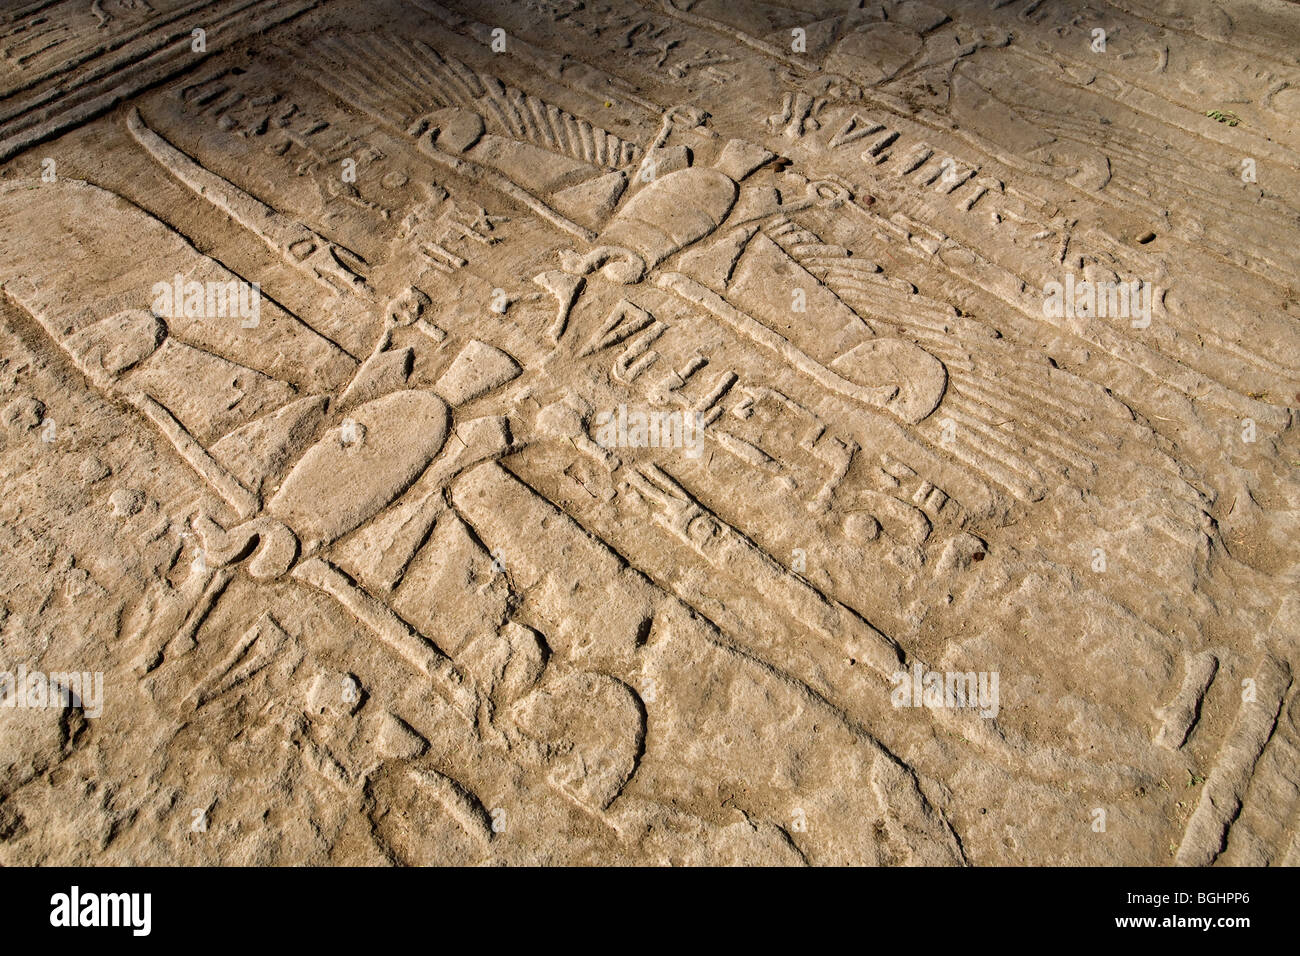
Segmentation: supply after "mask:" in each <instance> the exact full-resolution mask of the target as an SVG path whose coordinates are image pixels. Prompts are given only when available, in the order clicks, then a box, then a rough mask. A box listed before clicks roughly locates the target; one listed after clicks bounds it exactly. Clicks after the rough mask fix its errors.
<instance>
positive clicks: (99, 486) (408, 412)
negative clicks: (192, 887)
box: [0, 0, 1300, 865]
mask: <svg viewBox="0 0 1300 956" xmlns="http://www.w3.org/2000/svg"><path fill="white" fill-rule="evenodd" d="M1193 6H1194V5H1193ZM1098 15H1099V16H1100V14H1098ZM1090 16H1092V14H1091V13H1078V12H1077V11H1075V12H1067V11H1065V10H1064V9H1063V8H1062V9H1058V7H1057V6H1056V5H1051V4H1042V3H1039V2H1037V0H1013V2H1010V3H996V4H982V5H976V4H965V3H956V2H950V3H945V2H943V0H933V2H931V0H886V2H884V3H877V4H871V5H865V6H860V7H853V8H852V9H847V10H846V5H845V4H813V5H812V6H808V5H804V6H803V7H799V8H797V9H796V8H791V9H789V10H783V8H782V7H781V6H780V5H772V4H758V3H748V2H739V3H737V2H732V0H726V2H723V0H694V2H689V0H674V2H649V0H614V2H612V3H606V4H587V3H581V2H577V0H554V2H552V0H546V2H536V3H526V4H508V3H499V4H474V3H461V2H459V0H446V2H439V0H382V2H363V0H298V2H292V3H280V2H275V3H271V2H252V3H248V2H243V0H241V2H226V0H213V2H210V3H206V4H194V3H179V2H159V0H150V2H149V3H143V2H141V3H128V2H109V0H104V2H97V3H94V4H89V3H85V2H81V3H77V2H73V0H62V2H56V3H54V4H37V5H29V6H28V7H27V8H22V9H17V10H15V11H14V12H6V13H3V14H0V162H2V163H3V165H0V292H2V295H0V316H2V317H3V324H2V325H0V391H2V392H3V394H0V410H2V411H3V421H2V422H0V474H2V475H3V480H4V489H5V494H4V500H3V509H4V514H3V521H0V531H2V532H3V535H4V540H3V542H0V543H2V544H3V547H0V554H3V558H0V562H3V563H2V564H0V568H2V569H3V571H4V577H5V580H6V582H7V583H8V587H7V588H6V591H5V594H4V595H3V596H2V597H0V697H3V698H4V699H3V700H2V701H0V862H3V863H5V864H10V863H20V864H21V863H101V862H102V863H126V862H133V863H187V864H201V863H202V864H216V863H222V864H273V863H280V864H287V863H312V864H322V863H397V864H430V863H434V864H479V863H510V864H526V863H553V864H573V863H586V864H614V863H687V864H697V863H698V864H718V863H725V864H755V863H768V864H805V863H806V864H849V865H854V864H866V865H904V864H919V865H981V864H1024V863H1035V864H1049V863H1050V864H1060V863H1088V864H1109V863H1128V864H1144V865H1159V864H1169V863H1177V864H1185V865H1209V864H1214V863H1223V864H1252V865H1253V864H1271V863H1279V864H1280V863H1290V864H1295V863H1297V862H1300V774H1298V772H1297V767H1300V760H1297V756H1300V753H1298V752H1300V723H1298V722H1297V713H1300V702H1298V700H1300V698H1298V697H1297V691H1296V685H1295V677H1294V675H1295V673H1296V672H1297V667H1300V657H1298V656H1297V654H1298V651H1297V646H1298V635H1300V603H1297V599H1296V597H1295V593H1294V592H1295V589H1296V583H1297V579H1298V577H1300V549H1298V548H1297V546H1296V543H1295V542H1296V536H1295V534H1294V531H1295V527H1296V520H1297V514H1300V484H1297V481H1296V477H1295V476H1296V468H1297V465H1300V442H1298V440H1297V431H1296V422H1295V415H1296V408H1297V407H1298V406H1300V337H1298V334H1297V326H1296V321H1295V319H1296V316H1297V314H1298V310H1300V305H1298V304H1297V301H1296V292H1295V287H1294V286H1295V283H1294V279H1293V277H1294V276H1295V275H1296V274H1297V272H1300V262H1298V261H1296V260H1297V257H1298V256H1300V252H1298V251H1297V250H1298V249H1300V243H1297V242H1296V238H1297V226H1296V223H1297V221H1300V219H1298V216H1297V213H1298V212H1300V209H1297V206H1296V201H1295V198H1294V197H1296V196H1298V195H1300V189H1297V187H1298V186H1300V173H1297V169H1298V168H1300V140H1297V130H1296V127H1295V124H1294V122H1292V119H1293V117H1294V115H1295V112H1296V109H1297V106H1300V99H1298V98H1297V95H1296V93H1297V90H1300V70H1297V68H1296V65H1295V61H1294V57H1293V56H1291V55H1290V52H1289V51H1290V50H1291V49H1292V48H1293V47H1294V42H1295V40H1296V38H1297V36H1298V35H1300V16H1297V15H1295V14H1293V13H1278V14H1277V15H1276V16H1274V17H1272V18H1271V19H1267V20H1265V19H1264V18H1263V15H1262V14H1260V13H1258V11H1257V8H1256V7H1255V6H1253V5H1249V4H1245V3H1241V4H1238V3H1235V2H1221V3H1217V4H1212V5H1211V4H1206V5H1204V10H1200V9H1199V8H1198V9H1196V10H1193V9H1192V8H1191V7H1188V8H1187V10H1186V11H1184V12H1183V13H1182V14H1181V15H1174V14H1173V13H1171V12H1169V11H1168V10H1165V9H1164V8H1161V10H1160V11H1157V10H1155V9H1154V8H1153V7H1152V6H1151V5H1149V4H1143V3H1138V2H1133V3H1130V2H1120V3H1113V4H1111V5H1109V6H1108V7H1107V9H1106V12H1105V17H1104V22H1100V21H1099V22H1098V23H1093V22H1092V20H1090V19H1089V17H1090ZM1161 18H1164V20H1165V21H1167V22H1164V23H1163V25H1157V24H1158V22H1161ZM1094 28H1098V29H1102V30H1104V33H1105V38H1104V39H1103V40H1102V41H1101V42H1100V43H1099V42H1098V40H1097V36H1096V32H1095V29H1094ZM1216 108H1217V109H1216ZM19 675H21V680H20V679H19ZM31 675H38V676H39V678H40V679H39V680H34V682H33V681H32V680H29V677H31ZM74 675H75V681H74V680H73V677H74ZM95 675H99V677H100V678H101V679H102V685H100V684H96V683H95V680H94V677H95ZM83 678H84V680H83ZM29 684H30V685H31V686H30V687H29V686H28V685H29ZM34 687H39V688H40V691H39V693H38V692H37V691H35V690H32V688H34ZM50 687H53V688H54V690H53V691H52V692H51V691H50V690H49V688H50ZM96 687H101V688H102V689H101V690H96ZM29 691H30V692H29Z"/></svg>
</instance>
